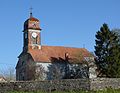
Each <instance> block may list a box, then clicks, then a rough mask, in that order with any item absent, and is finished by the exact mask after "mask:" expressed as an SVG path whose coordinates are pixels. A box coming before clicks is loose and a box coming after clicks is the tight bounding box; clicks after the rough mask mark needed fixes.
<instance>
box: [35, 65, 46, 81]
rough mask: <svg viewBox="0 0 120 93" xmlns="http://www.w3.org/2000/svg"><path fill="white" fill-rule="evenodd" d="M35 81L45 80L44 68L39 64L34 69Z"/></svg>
mask: <svg viewBox="0 0 120 93" xmlns="http://www.w3.org/2000/svg"><path fill="white" fill-rule="evenodd" d="M35 69H36V70H35V80H45V78H46V71H45V68H44V67H43V66H42V65H41V64H37V65H36V67H35Z"/></svg>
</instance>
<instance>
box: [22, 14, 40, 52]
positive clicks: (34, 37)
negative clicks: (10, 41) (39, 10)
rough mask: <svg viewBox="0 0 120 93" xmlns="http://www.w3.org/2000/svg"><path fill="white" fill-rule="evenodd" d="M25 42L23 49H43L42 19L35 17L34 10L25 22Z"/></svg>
mask: <svg viewBox="0 0 120 93" xmlns="http://www.w3.org/2000/svg"><path fill="white" fill-rule="evenodd" d="M23 42H24V45H23V51H28V50H29V49H41V28H40V21H39V20H38V19H36V18H34V17H33V15H32V12H30V17H29V18H28V19H27V20H26V21H25V22H24V30H23Z"/></svg>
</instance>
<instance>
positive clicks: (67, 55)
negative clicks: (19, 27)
mask: <svg viewBox="0 0 120 93" xmlns="http://www.w3.org/2000/svg"><path fill="white" fill-rule="evenodd" d="M41 32H42V29H41V27H40V21H39V20H38V19H37V18H34V17H33V16H32V13H30V17H29V18H28V19H27V20H26V21H25V22H24V29H23V51H22V52H21V54H20V55H19V56H18V62H17V65H16V80H18V81H21V80H26V81H27V80H35V73H36V68H35V66H37V65H41V66H42V71H43V68H44V71H46V72H47V73H44V78H43V80H49V79H52V77H51V78H48V77H50V76H51V75H50V73H51V71H50V66H51V64H52V63H53V62H55V63H57V62H58V63H59V64H58V66H57V69H56V68H55V67H54V66H51V68H52V69H53V70H55V71H57V70H58V69H59V66H60V65H62V66H63V67H64V64H66V63H67V62H70V63H71V64H77V63H80V64H82V63H83V62H85V60H88V59H89V58H92V59H94V57H93V56H92V57H91V53H90V52H89V51H88V50H87V49H85V48H72V47H62V46H44V45H41ZM33 71H34V72H33ZM91 71H93V70H91ZM39 73H40V72H39ZM62 73H65V72H64V71H63V72H62ZM57 74H59V73H58V72H57ZM58 77H60V75H58ZM90 77H95V75H92V74H91V76H90Z"/></svg>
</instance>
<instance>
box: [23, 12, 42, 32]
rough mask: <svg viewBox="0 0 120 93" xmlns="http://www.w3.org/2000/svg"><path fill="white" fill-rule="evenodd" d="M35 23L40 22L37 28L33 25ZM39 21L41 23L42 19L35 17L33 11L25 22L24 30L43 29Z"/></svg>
mask: <svg viewBox="0 0 120 93" xmlns="http://www.w3.org/2000/svg"><path fill="white" fill-rule="evenodd" d="M34 23H37V24H38V26H37V27H36V28H34V27H31V25H32V24H34ZM39 23H40V21H39V20H38V19H37V18H35V17H33V15H32V12H31V13H30V17H29V18H28V19H27V20H26V21H25V22H24V30H26V29H37V30H41V29H40V27H39Z"/></svg>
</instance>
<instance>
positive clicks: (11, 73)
mask: <svg viewBox="0 0 120 93" xmlns="http://www.w3.org/2000/svg"><path fill="white" fill-rule="evenodd" d="M1 76H3V77H4V78H5V79H6V80H7V81H15V80H16V78H15V76H16V75H15V69H14V68H13V67H9V68H7V69H5V70H2V71H1Z"/></svg>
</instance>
